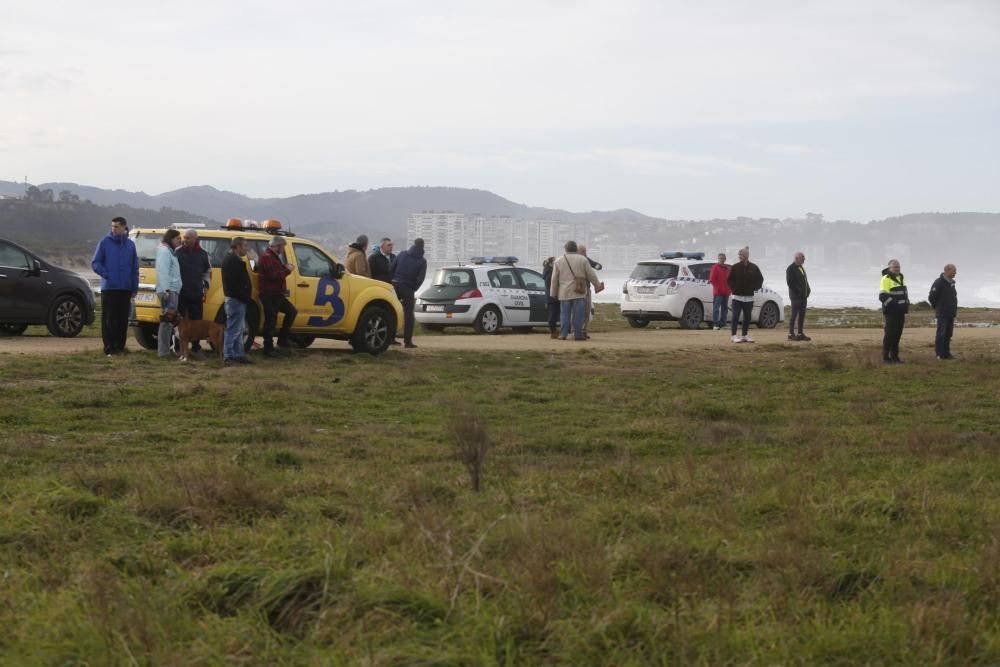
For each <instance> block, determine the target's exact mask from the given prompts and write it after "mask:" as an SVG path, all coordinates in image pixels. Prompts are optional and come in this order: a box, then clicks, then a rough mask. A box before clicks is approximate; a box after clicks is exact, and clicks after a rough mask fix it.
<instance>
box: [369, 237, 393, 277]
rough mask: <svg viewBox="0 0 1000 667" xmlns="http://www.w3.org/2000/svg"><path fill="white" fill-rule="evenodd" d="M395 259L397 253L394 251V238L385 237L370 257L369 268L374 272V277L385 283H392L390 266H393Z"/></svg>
mask: <svg viewBox="0 0 1000 667" xmlns="http://www.w3.org/2000/svg"><path fill="white" fill-rule="evenodd" d="M394 259H396V255H394V254H393V253H392V239H390V238H389V237H385V238H384V239H382V241H381V242H380V243H379V244H378V248H376V249H375V252H373V253H372V254H371V256H370V257H369V258H368V268H369V270H370V271H371V273H372V278H374V279H375V280H381V281H382V282H384V283H392V278H391V277H390V275H389V267H391V266H392V260H394Z"/></svg>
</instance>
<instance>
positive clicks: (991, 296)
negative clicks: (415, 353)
mask: <svg viewBox="0 0 1000 667" xmlns="http://www.w3.org/2000/svg"><path fill="white" fill-rule="evenodd" d="M762 270H763V271H764V278H765V280H764V283H765V284H766V285H768V286H769V287H771V288H773V289H776V290H778V292H779V293H780V294H781V295H782V297H784V298H785V299H786V301H785V303H786V305H787V303H788V302H787V299H788V291H787V289H786V288H785V274H784V270H783V269H781V270H771V271H769V270H768V269H766V268H764V269H762ZM629 273H630V271H601V272H599V274H598V275H600V277H601V279H602V280H603V281H604V285H605V290H604V291H603V292H601V293H600V294H598V295H596V297H595V300H596V301H598V302H600V303H620V302H621V298H622V285H624V284H625V281H626V280H628V276H629ZM428 274H431V275H432V274H433V271H428ZM81 275H82V276H83V277H84V278H87V279H88V280H90V281H91V283H92V284H94V285H99V284H100V279H99V278H98V277H97V276H96V275H94V274H93V273H89V272H87V273H82V272H81ZM774 275H776V277H777V278H779V280H769V279H768V277H769V276H774ZM904 275H905V272H904ZM879 278H880V276H879V275H878V272H877V271H873V272H872V275H867V274H866V275H858V274H853V273H830V272H818V271H817V272H810V274H809V284H810V286H811V287H812V295H811V296H810V297H809V305H810V306H815V307H817V308H848V307H861V308H878V307H879V300H878V283H879ZM936 279H937V274H934V275H930V274H928V275H922V274H919V275H917V276H915V277H914V276H907V285H908V287H909V289H910V299H911V300H912V301H913V302H917V301H923V300H925V299H926V298H927V293H928V292H929V291H930V288H931V283H933V282H934V281H935V280H936ZM429 285H430V279H428V281H427V282H425V283H424V285H423V287H421V291H423V290H424V289H426V288H427V287H428V286H429ZM956 286H957V288H958V304H959V305H960V306H963V307H966V308H1000V274H996V273H993V274H988V273H976V272H971V273H965V272H963V271H962V270H961V269H959V274H958V277H957V279H956Z"/></svg>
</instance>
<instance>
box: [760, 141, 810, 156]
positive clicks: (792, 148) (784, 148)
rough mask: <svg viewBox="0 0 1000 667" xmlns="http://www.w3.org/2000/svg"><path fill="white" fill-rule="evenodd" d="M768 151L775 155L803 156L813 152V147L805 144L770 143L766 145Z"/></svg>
mask: <svg viewBox="0 0 1000 667" xmlns="http://www.w3.org/2000/svg"><path fill="white" fill-rule="evenodd" d="M764 149H765V150H766V151H767V152H768V153H774V154H775V155H791V156H796V157H797V156H802V155H809V154H811V153H813V152H814V151H813V149H812V148H810V147H809V146H806V145H804V144H768V145H767V146H765V147H764Z"/></svg>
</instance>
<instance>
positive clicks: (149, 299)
mask: <svg viewBox="0 0 1000 667" xmlns="http://www.w3.org/2000/svg"><path fill="white" fill-rule="evenodd" d="M135 302H136V303H142V304H153V305H156V303H157V298H156V294H154V293H153V292H139V293H138V294H136V295H135Z"/></svg>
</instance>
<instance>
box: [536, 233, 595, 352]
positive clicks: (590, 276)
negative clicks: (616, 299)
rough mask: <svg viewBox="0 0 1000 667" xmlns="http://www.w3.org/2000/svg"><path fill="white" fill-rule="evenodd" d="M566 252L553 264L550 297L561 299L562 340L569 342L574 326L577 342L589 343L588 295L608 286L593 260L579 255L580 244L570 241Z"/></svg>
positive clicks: (574, 335) (574, 336)
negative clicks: (587, 340)
mask: <svg viewBox="0 0 1000 667" xmlns="http://www.w3.org/2000/svg"><path fill="white" fill-rule="evenodd" d="M564 249H565V252H564V253H563V255H562V257H559V258H557V259H556V260H555V262H554V263H553V265H552V277H551V279H550V282H551V285H550V287H549V295H550V296H552V297H555V298H556V299H558V300H559V305H560V310H561V312H560V320H561V328H560V331H559V338H560V339H561V340H566V338H567V337H568V336H569V332H570V326H572V328H573V338H574V340H586V339H587V333H586V329H585V328H584V309H585V308H586V305H587V295H588V292H589V291H590V286H591V285H593V287H594V292H595V293H597V292H600V291H601V290H603V289H604V283H602V282H601V281H600V279H599V278H598V277H597V272H596V271H594V267H593V266H591V264H590V260H588V258H587V257H585V256H584V255H581V254H580V253H579V248H578V247H577V245H576V241H567V242H566V245H565V246H564ZM550 321H551V320H550Z"/></svg>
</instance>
